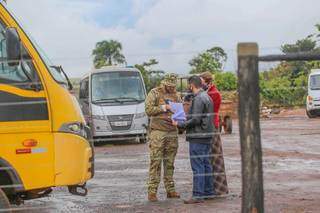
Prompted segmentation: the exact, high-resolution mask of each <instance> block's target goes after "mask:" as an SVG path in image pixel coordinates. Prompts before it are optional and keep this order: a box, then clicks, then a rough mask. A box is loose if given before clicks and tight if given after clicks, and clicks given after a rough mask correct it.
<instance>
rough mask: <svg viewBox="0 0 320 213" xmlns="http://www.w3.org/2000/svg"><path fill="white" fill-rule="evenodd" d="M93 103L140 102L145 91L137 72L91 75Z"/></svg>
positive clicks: (143, 97) (143, 98)
mask: <svg viewBox="0 0 320 213" xmlns="http://www.w3.org/2000/svg"><path fill="white" fill-rule="evenodd" d="M91 83H92V91H91V92H92V101H93V102H142V101H144V100H145V89H144V86H143V81H142V78H141V76H140V73H139V72H134V71H119V72H104V73H96V74H93V75H92V82H91Z"/></svg>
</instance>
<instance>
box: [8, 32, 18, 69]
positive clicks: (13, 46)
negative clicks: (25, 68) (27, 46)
mask: <svg viewBox="0 0 320 213" xmlns="http://www.w3.org/2000/svg"><path fill="white" fill-rule="evenodd" d="M5 37H6V47H7V60H8V65H9V66H12V67H13V66H18V65H19V64H20V60H21V43H20V37H19V34H18V32H17V29H16V28H14V27H9V28H7V29H6V32H5Z"/></svg>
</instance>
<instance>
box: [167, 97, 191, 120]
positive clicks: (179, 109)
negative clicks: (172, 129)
mask: <svg viewBox="0 0 320 213" xmlns="http://www.w3.org/2000/svg"><path fill="white" fill-rule="evenodd" d="M169 105H170V106H171V111H172V112H173V113H174V114H173V115H172V117H171V118H172V120H174V121H186V120H187V118H186V113H185V112H184V108H183V104H182V103H174V102H170V103H169Z"/></svg>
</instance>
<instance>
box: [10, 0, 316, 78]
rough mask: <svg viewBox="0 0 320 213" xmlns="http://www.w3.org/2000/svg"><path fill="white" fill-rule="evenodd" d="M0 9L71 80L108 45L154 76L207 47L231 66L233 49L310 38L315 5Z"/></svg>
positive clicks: (21, 3) (150, 1)
mask: <svg viewBox="0 0 320 213" xmlns="http://www.w3.org/2000/svg"><path fill="white" fill-rule="evenodd" d="M7 2H8V6H9V7H10V8H11V10H12V11H13V12H14V13H15V15H16V16H17V17H18V18H19V19H20V21H21V22H22V23H23V25H24V26H25V27H26V28H27V30H28V31H29V32H30V34H31V35H32V36H33V38H34V39H35V40H36V41H37V43H38V44H39V45H40V46H41V47H42V49H44V50H45V52H46V53H47V55H48V56H49V57H50V58H51V59H52V61H53V63H55V64H62V65H63V66H64V67H65V70H66V71H67V72H68V74H69V75H70V76H72V77H81V76H82V75H83V74H85V73H86V72H88V71H89V70H91V69H92V57H91V52H92V49H93V48H94V46H95V43H96V42H97V41H100V40H104V39H116V40H119V41H120V42H121V43H122V44H123V52H124V54H125V56H126V58H127V61H128V64H129V65H134V64H136V63H141V62H143V61H146V60H148V59H150V58H156V59H157V60H158V61H159V62H160V64H159V66H158V68H159V69H163V70H165V71H171V72H176V73H187V72H188V71H190V67H189V65H188V61H189V60H190V59H191V58H192V57H193V56H195V55H196V54H197V53H199V52H201V51H203V50H205V49H208V48H210V47H212V46H221V47H223V48H224V49H225V50H226V51H227V53H228V54H229V61H228V63H227V65H226V67H225V69H226V70H234V69H235V66H236V60H235V58H236V57H235V48H236V45H237V43H238V42H243V41H256V42H258V43H259V46H260V47H261V52H262V53H275V52H278V51H279V47H280V45H281V44H283V43H288V42H294V41H296V40H297V39H300V38H304V37H306V36H307V35H309V34H311V33H313V32H315V27H314V25H315V24H316V23H320V13H319V8H320V1H319V0H259V1H258V0H8V1H7Z"/></svg>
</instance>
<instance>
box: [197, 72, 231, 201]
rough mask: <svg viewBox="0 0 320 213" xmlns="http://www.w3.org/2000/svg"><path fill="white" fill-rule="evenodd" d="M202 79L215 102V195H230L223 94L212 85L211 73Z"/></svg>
mask: <svg viewBox="0 0 320 213" xmlns="http://www.w3.org/2000/svg"><path fill="white" fill-rule="evenodd" d="M200 77H201V78H202V83H203V89H204V90H206V91H207V93H208V95H209V96H210V97H211V99H212V102H213V111H214V117H213V119H214V125H215V128H216V134H215V135H214V137H213V146H212V156H213V157H212V161H213V172H214V189H215V194H217V195H223V194H228V193H229V189H228V184H227V177H226V171H225V166H224V158H223V150H222V143H221V137H220V132H219V129H220V119H219V110H220V105H221V99H222V98H221V94H220V92H219V90H218V89H217V87H216V86H215V85H214V84H213V83H212V81H213V77H212V74H211V72H204V73H202V74H201V75H200Z"/></svg>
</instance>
